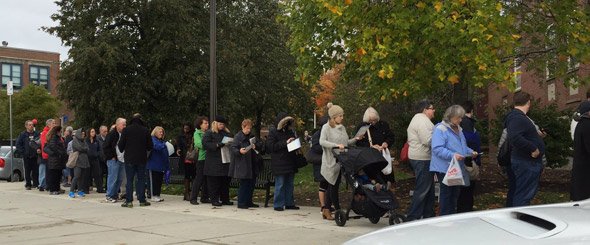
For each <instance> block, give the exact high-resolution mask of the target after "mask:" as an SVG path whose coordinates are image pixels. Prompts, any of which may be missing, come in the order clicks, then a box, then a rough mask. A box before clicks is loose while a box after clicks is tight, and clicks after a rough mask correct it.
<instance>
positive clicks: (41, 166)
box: [39, 159, 47, 188]
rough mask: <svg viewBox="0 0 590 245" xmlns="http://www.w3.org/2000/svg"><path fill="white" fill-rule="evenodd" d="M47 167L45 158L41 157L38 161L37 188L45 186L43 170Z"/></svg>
mask: <svg viewBox="0 0 590 245" xmlns="http://www.w3.org/2000/svg"><path fill="white" fill-rule="evenodd" d="M46 169H47V159H41V162H40V163H39V188H46V187H47V185H46V183H45V172H46Z"/></svg>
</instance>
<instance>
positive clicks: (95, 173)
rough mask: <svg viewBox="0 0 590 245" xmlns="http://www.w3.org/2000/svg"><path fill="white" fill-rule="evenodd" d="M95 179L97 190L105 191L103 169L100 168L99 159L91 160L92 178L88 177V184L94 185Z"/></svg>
mask: <svg viewBox="0 0 590 245" xmlns="http://www.w3.org/2000/svg"><path fill="white" fill-rule="evenodd" d="M93 180H94V186H95V187H96V191H98V192H103V191H104V189H103V184H102V170H101V169H100V162H99V161H98V159H93V160H90V178H88V186H90V185H92V182H93Z"/></svg>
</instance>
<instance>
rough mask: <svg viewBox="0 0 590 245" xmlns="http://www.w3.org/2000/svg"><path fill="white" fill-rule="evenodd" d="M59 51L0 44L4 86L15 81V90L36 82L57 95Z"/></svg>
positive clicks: (0, 66)
mask: <svg viewBox="0 0 590 245" xmlns="http://www.w3.org/2000/svg"><path fill="white" fill-rule="evenodd" d="M59 64H60V62H59V53H57V52H48V51H39V50H31V49H21V48H13V47H8V46H7V44H6V43H3V44H2V46H0V70H1V71H0V74H2V88H3V89H6V83H7V82H8V81H10V80H12V81H13V84H14V90H15V91H18V90H20V89H21V88H23V87H24V86H28V85H30V84H35V85H38V86H42V87H45V88H46V89H47V90H48V91H49V92H50V93H51V94H52V95H54V96H55V95H57V93H56V92H57V91H56V87H57V83H58V82H59V80H58V75H59Z"/></svg>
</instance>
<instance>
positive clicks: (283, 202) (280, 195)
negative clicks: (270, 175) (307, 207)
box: [273, 173, 295, 208]
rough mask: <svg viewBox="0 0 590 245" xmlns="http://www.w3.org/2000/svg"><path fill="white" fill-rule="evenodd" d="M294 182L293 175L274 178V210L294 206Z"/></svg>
mask: <svg viewBox="0 0 590 245" xmlns="http://www.w3.org/2000/svg"><path fill="white" fill-rule="evenodd" d="M294 181H295V174H294V173H292V174H283V175H277V176H275V193H274V194H275V198H274V202H273V206H274V207H275V208H282V207H285V206H295V200H293V188H295V186H294V183H293V182H294Z"/></svg>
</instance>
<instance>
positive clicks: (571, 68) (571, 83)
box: [567, 56, 580, 95]
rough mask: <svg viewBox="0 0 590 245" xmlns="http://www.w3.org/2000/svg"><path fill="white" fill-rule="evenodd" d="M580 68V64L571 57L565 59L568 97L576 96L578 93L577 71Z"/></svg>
mask: <svg viewBox="0 0 590 245" xmlns="http://www.w3.org/2000/svg"><path fill="white" fill-rule="evenodd" d="M579 68H580V63H579V62H578V61H577V60H576V59H575V58H573V57H571V56H570V57H568V58H567V73H568V77H569V80H568V83H567V85H568V87H569V89H570V95H576V94H578V93H579V89H578V87H579V86H580V85H579V84H578V75H577V71H578V69H579Z"/></svg>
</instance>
